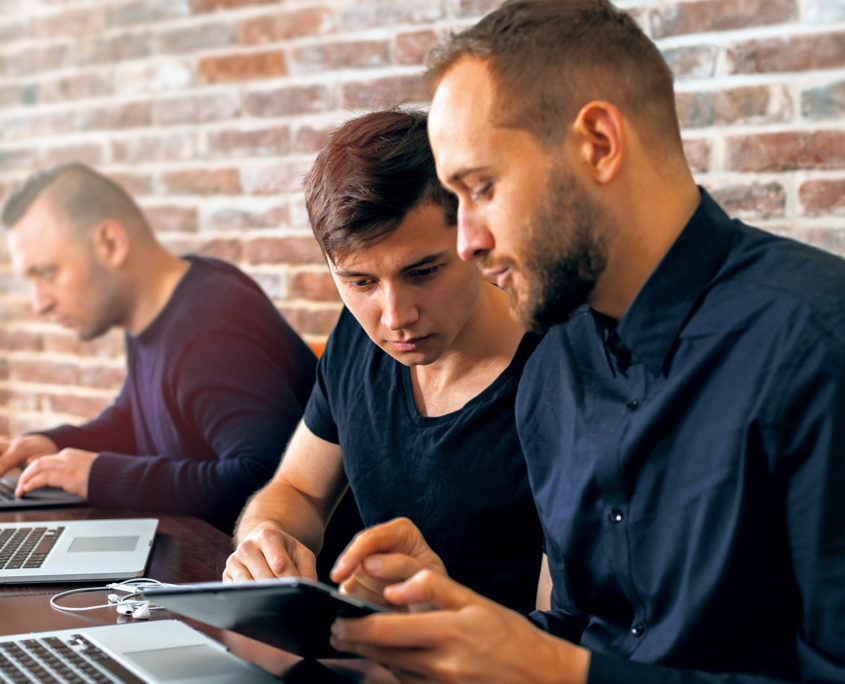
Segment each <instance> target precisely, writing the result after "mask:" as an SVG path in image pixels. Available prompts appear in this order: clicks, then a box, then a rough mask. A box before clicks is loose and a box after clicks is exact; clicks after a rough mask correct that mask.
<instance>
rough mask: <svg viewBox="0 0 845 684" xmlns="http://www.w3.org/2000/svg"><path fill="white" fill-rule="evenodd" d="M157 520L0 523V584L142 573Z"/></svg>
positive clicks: (129, 576) (118, 577) (120, 576)
mask: <svg viewBox="0 0 845 684" xmlns="http://www.w3.org/2000/svg"><path fill="white" fill-rule="evenodd" d="M157 527H158V520H156V519H154V518H126V519H123V520H61V521H50V522H45V521H42V522H32V523H0V583H3V584H9V583H27V584H28V583H30V582H67V581H82V580H101V579H102V580H111V579H115V580H117V579H129V578H132V577H141V576H143V574H144V568H145V567H146V565H147V558H148V557H149V554H150V549H151V548H152V545H153V539H154V538H155V532H156V528H157Z"/></svg>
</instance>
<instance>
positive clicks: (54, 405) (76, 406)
mask: <svg viewBox="0 0 845 684" xmlns="http://www.w3.org/2000/svg"><path fill="white" fill-rule="evenodd" d="M44 403H45V409H46V410H47V411H49V412H51V413H64V414H69V415H73V416H80V417H82V418H89V419H90V418H95V417H97V416H98V415H99V414H100V413H101V412H102V411H103V409H104V408H106V407H107V406H109V405H110V404H111V403H112V400H111V399H108V398H106V397H85V396H79V395H78V394H47V395H45V396H44Z"/></svg>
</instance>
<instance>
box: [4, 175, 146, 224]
mask: <svg viewBox="0 0 845 684" xmlns="http://www.w3.org/2000/svg"><path fill="white" fill-rule="evenodd" d="M42 196H43V197H44V198H45V199H47V201H48V202H49V203H50V207H51V208H53V209H54V210H56V211H59V212H61V213H62V215H63V216H64V217H65V218H66V219H67V221H68V222H69V223H70V224H71V226H72V227H73V228H75V229H76V230H77V231H79V232H80V233H85V232H87V231H89V230H93V229H94V228H96V226H97V225H99V224H100V223H101V222H102V221H105V220H106V219H112V220H115V221H118V222H120V223H121V224H122V225H123V226H124V227H126V228H127V230H129V231H132V232H133V233H135V234H136V235H137V234H139V233H142V234H151V232H150V229H149V226H148V224H147V222H146V219H145V218H144V215H143V214H142V213H141V210H140V209H139V208H138V205H137V204H135V202H134V200H133V199H132V198H131V197H130V196H129V194H128V193H127V192H126V191H125V190H124V189H123V188H121V187H120V186H119V185H118V184H117V183H115V182H114V181H113V180H111V179H110V178H107V177H106V176H104V175H102V174H101V173H97V172H96V171H95V170H94V169H92V168H91V167H89V166H86V165H85V164H81V163H79V162H69V163H66V164H58V165H56V166H52V167H50V168H48V169H44V170H43V171H39V172H38V173H35V174H33V175H32V176H30V177H29V178H28V179H27V181H26V182H25V183H24V184H23V185H22V186H21V187H20V188H18V189H17V190H15V192H13V193H12V194H11V195H10V196H9V199H8V200H7V201H6V204H5V206H4V207H3V213H2V216H0V219H1V220H2V222H3V225H4V226H5V227H6V228H7V229H11V228H13V227H14V226H15V224H17V223H18V222H19V221H20V220H21V219H22V218H23V217H24V215H25V214H26V213H27V212H28V211H29V209H30V207H32V205H33V204H35V202H36V201H37V200H38V199H39V198H40V197H42Z"/></svg>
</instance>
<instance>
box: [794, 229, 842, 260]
mask: <svg viewBox="0 0 845 684" xmlns="http://www.w3.org/2000/svg"><path fill="white" fill-rule="evenodd" d="M802 238H803V240H804V241H805V242H807V243H809V244H811V245H814V246H815V247H819V248H820V249H825V250H827V251H828V252H833V253H834V254H839V255H842V254H845V230H842V229H841V228H839V229H837V228H815V229H812V230H808V231H806V232H805V233H804V234H803V235H802Z"/></svg>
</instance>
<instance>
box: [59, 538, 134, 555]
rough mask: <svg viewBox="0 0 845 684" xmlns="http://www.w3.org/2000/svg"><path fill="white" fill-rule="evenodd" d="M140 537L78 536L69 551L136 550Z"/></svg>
mask: <svg viewBox="0 0 845 684" xmlns="http://www.w3.org/2000/svg"><path fill="white" fill-rule="evenodd" d="M136 546H138V537H137V536H135V537H76V538H75V539H74V540H73V541H72V542H71V544H70V547H69V548H68V553H91V552H94V551H134V550H135V547H136Z"/></svg>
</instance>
